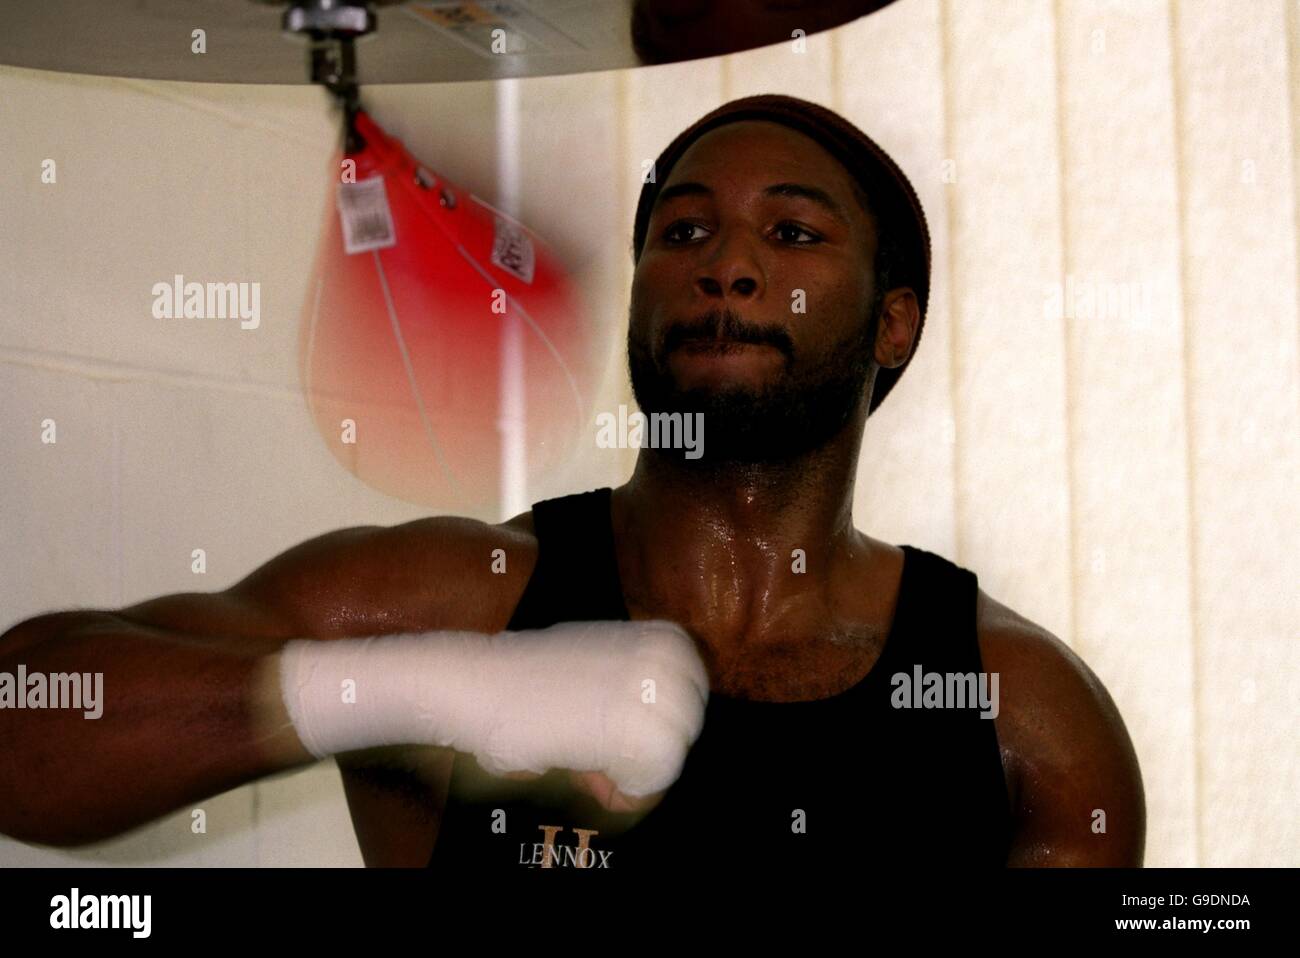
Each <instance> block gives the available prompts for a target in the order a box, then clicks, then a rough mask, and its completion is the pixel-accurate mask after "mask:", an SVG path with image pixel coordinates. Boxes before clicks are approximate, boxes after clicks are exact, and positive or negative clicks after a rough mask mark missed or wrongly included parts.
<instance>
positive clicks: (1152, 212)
mask: <svg viewBox="0 0 1300 958" xmlns="http://www.w3.org/2000/svg"><path fill="white" fill-rule="evenodd" d="M1061 13H1062V16H1061V20H1060V24H1059V31H1058V40H1059V50H1060V57H1061V104H1062V111H1061V112H1062V115H1061V131H1062V138H1061V142H1062V152H1061V155H1062V161H1063V162H1062V169H1063V172H1064V178H1063V183H1062V186H1063V193H1062V195H1063V204H1064V211H1065V217H1064V218H1065V224H1066V232H1065V262H1064V267H1065V268H1064V275H1063V276H1062V277H1061V280H1060V282H1059V284H1053V288H1052V289H1051V290H1050V291H1045V297H1046V299H1047V305H1046V308H1045V312H1044V316H1045V318H1048V319H1049V320H1050V321H1051V322H1053V323H1056V322H1061V321H1064V326H1065V329H1066V332H1067V340H1066V354H1067V357H1068V360H1069V375H1068V381H1069V401H1068V404H1067V413H1068V417H1069V429H1070V450H1071V464H1070V465H1071V468H1070V479H1071V489H1072V491H1073V505H1072V515H1073V544H1074V551H1073V558H1072V568H1073V570H1074V600H1075V622H1076V625H1077V630H1078V631H1077V633H1076V635H1075V643H1074V645H1075V648H1076V650H1077V651H1078V652H1079V653H1080V654H1081V655H1083V657H1084V658H1085V660H1086V661H1087V662H1088V664H1089V665H1090V666H1091V667H1092V669H1093V671H1095V672H1096V673H1097V675H1098V676H1099V677H1100V678H1101V680H1102V682H1103V683H1104V684H1105V685H1106V687H1107V689H1108V690H1109V691H1110V693H1111V695H1112V697H1114V699H1115V701H1116V703H1117V704H1118V706H1119V709H1120V713H1121V714H1122V715H1123V716H1124V719H1125V722H1126V724H1127V725H1128V728H1129V732H1130V734H1131V735H1132V736H1133V738H1134V739H1135V741H1136V742H1137V743H1139V748H1138V758H1139V761H1140V762H1141V765H1142V772H1143V778H1144V781H1145V785H1146V796H1147V817H1148V821H1149V826H1148V838H1147V841H1148V846H1149V847H1150V848H1151V849H1152V851H1153V854H1150V855H1148V858H1147V863H1148V864H1150V865H1192V864H1194V863H1195V856H1196V847H1195V834H1196V829H1195V822H1196V817H1195V816H1196V789H1195V749H1194V741H1193V733H1194V709H1193V704H1194V698H1193V688H1192V680H1193V676H1192V625H1191V596H1190V595H1189V593H1188V589H1189V581H1188V574H1187V573H1188V569H1189V561H1190V559H1189V552H1188V535H1189V530H1188V510H1187V497H1188V486H1187V472H1186V457H1185V450H1186V443H1187V424H1186V420H1185V419H1184V415H1183V410H1184V394H1183V391H1184V386H1185V384H1184V382H1183V340H1182V322H1181V301H1180V296H1179V287H1178V255H1179V247H1178V197H1177V188H1178V184H1177V163H1176V148H1175V143H1174V127H1173V120H1172V113H1173V85H1172V79H1171V54H1170V48H1169V20H1168V12H1167V8H1166V5H1165V3H1164V2H1163V0H1144V2H1140V3H1129V4H1124V5H1117V4H1114V3H1109V2H1105V0H1094V2H1080V3H1068V4H1064V5H1062V10H1061ZM1153 489H1160V490H1164V492H1163V493H1162V494H1161V495H1159V496H1153V495H1152V494H1151V492H1152V490H1153Z"/></svg>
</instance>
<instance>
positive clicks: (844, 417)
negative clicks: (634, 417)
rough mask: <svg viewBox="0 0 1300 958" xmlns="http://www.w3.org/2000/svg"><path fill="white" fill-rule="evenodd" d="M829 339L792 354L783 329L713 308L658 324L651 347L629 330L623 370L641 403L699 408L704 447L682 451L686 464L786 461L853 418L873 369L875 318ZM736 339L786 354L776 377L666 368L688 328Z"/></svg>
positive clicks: (663, 408) (658, 408) (650, 408)
mask: <svg viewBox="0 0 1300 958" xmlns="http://www.w3.org/2000/svg"><path fill="white" fill-rule="evenodd" d="M862 326H864V327H867V328H865V329H862V328H861V327H860V328H859V330H858V331H856V332H854V333H853V334H852V335H850V336H849V337H847V338H846V339H843V340H841V341H839V342H837V343H834V344H833V345H831V346H830V347H829V348H828V349H827V350H826V351H825V352H824V353H823V354H820V355H817V356H804V355H796V353H795V350H794V347H793V343H792V342H791V340H790V337H789V335H788V334H787V333H786V332H785V330H784V329H779V328H778V329H764V328H760V327H753V326H745V325H742V324H741V323H740V321H739V319H738V317H736V316H735V314H733V313H730V312H729V311H723V310H715V311H714V312H711V313H708V314H706V315H705V316H702V317H701V318H700V319H698V320H696V321H694V322H692V323H689V324H678V325H675V326H672V327H670V328H669V329H667V330H666V331H665V335H664V337H663V341H662V345H660V346H659V347H658V348H656V349H653V350H652V349H651V348H649V346H648V344H646V343H645V342H643V341H638V340H636V339H634V338H633V336H632V332H631V330H632V328H633V327H632V325H631V324H629V331H628V371H629V373H630V375H631V379H632V393H633V395H634V396H635V397H636V401H637V404H638V405H639V406H640V407H641V411H642V412H643V413H645V414H646V416H650V415H652V414H653V413H683V414H686V415H690V414H694V413H702V414H703V416H704V425H705V427H706V430H707V433H706V434H707V437H708V438H707V441H706V445H705V447H704V449H705V452H704V455H703V456H702V457H701V458H700V459H697V460H690V459H683V458H682V457H681V455H680V453H679V452H677V453H675V454H674V451H673V450H665V449H653V448H652V449H651V451H652V452H655V453H658V454H661V455H663V454H672V455H673V458H674V459H675V460H680V461H681V462H683V463H685V464H687V465H692V464H698V465H700V466H708V465H710V464H712V465H717V464H719V463H723V464H742V463H743V464H762V463H789V462H791V461H793V460H797V459H800V458H802V457H804V456H806V455H807V454H809V453H811V452H813V451H814V450H817V449H820V448H822V447H823V446H825V445H826V444H827V443H829V442H830V441H831V440H832V439H833V438H834V437H835V436H836V435H838V434H839V433H840V432H841V431H842V430H843V429H844V427H845V426H846V425H847V424H848V422H849V421H850V420H851V419H852V418H853V415H854V413H855V412H856V411H857V409H858V407H859V405H860V403H861V401H862V397H863V392H864V390H865V388H866V384H867V380H868V379H869V377H870V375H871V371H872V359H873V343H874V339H875V326H876V324H875V323H874V322H871V323H864V324H862ZM720 328H721V331H722V332H723V333H724V335H725V336H726V337H728V338H734V339H737V340H739V341H741V342H751V343H763V344H767V345H771V346H774V347H775V348H777V349H779V350H780V351H781V352H782V353H783V355H784V356H785V364H784V367H783V369H782V371H781V373H780V374H779V375H778V376H777V378H776V379H774V380H772V381H771V382H769V383H767V384H765V385H764V386H761V387H753V386H750V385H748V384H740V383H738V384H735V385H730V386H723V387H720V388H718V387H697V388H692V389H682V388H679V387H678V385H677V383H676V381H675V379H674V377H673V374H672V372H671V371H670V370H669V369H668V368H667V363H666V359H667V355H668V353H669V352H671V350H672V348H673V347H674V346H675V345H677V344H679V343H681V342H682V341H684V340H686V339H689V338H692V337H694V336H703V337H712V336H715V335H717V334H718V332H719V330H720Z"/></svg>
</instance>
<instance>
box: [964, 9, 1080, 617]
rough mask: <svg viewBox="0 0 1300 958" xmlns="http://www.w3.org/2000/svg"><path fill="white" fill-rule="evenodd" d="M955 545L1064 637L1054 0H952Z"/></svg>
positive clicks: (1065, 512) (1065, 466) (1067, 578)
mask: <svg viewBox="0 0 1300 958" xmlns="http://www.w3.org/2000/svg"><path fill="white" fill-rule="evenodd" d="M944 11H945V19H946V29H947V50H946V63H947V75H946V77H945V84H946V91H947V94H946V95H947V118H948V126H949V147H948V148H949V151H950V153H951V158H952V159H953V161H954V162H955V164H956V165H955V171H956V182H955V183H954V184H952V185H951V186H950V187H949V189H948V196H949V198H950V206H949V231H950V232H949V235H950V237H951V241H952V249H951V253H950V255H951V257H952V289H953V293H952V301H953V304H952V309H953V313H952V317H953V322H952V333H951V335H952V337H953V341H954V346H955V353H956V364H957V369H956V373H955V375H956V379H955V382H954V386H955V390H954V395H955V399H954V406H955V416H956V421H957V423H956V443H957V445H956V488H957V541H958V546H959V553H958V555H957V556H956V558H957V560H958V561H960V562H961V564H962V565H965V566H967V567H969V568H972V569H975V570H976V571H977V572H978V573H979V574H980V577H981V582H982V585H983V587H984V589H985V591H987V592H988V593H989V594H990V595H992V596H993V597H994V598H996V599H999V600H1001V601H1002V602H1005V603H1006V604H1008V605H1010V606H1011V607H1012V608H1014V609H1016V610H1017V611H1019V612H1020V613H1021V614H1023V615H1025V616H1027V617H1028V618H1030V619H1032V620H1034V621H1035V622H1038V623H1040V624H1041V625H1043V626H1044V627H1045V628H1047V629H1049V630H1050V631H1052V632H1053V633H1055V634H1056V635H1058V636H1060V638H1061V639H1062V640H1063V641H1065V642H1067V643H1068V642H1073V641H1074V640H1075V630H1074V627H1073V624H1072V621H1071V600H1070V594H1071V593H1070V588H1071V575H1070V541H1069V528H1070V517H1069V494H1068V485H1067V483H1068V476H1069V463H1068V460H1067V455H1068V435H1067V433H1066V429H1065V424H1066V418H1067V417H1066V409H1065V402H1066V386H1065V383H1066V357H1065V343H1064V339H1063V336H1062V328H1061V322H1060V321H1059V320H1056V321H1053V320H1051V319H1047V318H1045V317H1044V315H1043V290H1044V288H1045V287H1046V286H1047V284H1048V283H1051V282H1054V281H1056V279H1057V278H1058V277H1059V276H1060V272H1061V262H1062V250H1061V243H1062V223H1061V208H1060V159H1059V154H1058V149H1059V146H1058V134H1059V126H1058V121H1057V101H1056V79H1057V63H1056V48H1055V29H1056V23H1055V19H1054V17H1053V14H1052V8H1051V7H1050V6H1048V5H1047V4H1044V3H1037V2H1033V0H1022V2H1017V3H951V2H949V3H947V4H945V6H944Z"/></svg>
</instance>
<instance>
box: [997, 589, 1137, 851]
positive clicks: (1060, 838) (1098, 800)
mask: <svg viewBox="0 0 1300 958" xmlns="http://www.w3.org/2000/svg"><path fill="white" fill-rule="evenodd" d="M979 620H980V629H979V633H980V651H981V655H982V656H983V659H984V668H985V669H986V670H987V671H990V672H998V673H1000V676H1001V679H1000V692H1001V699H1002V703H1001V711H1000V713H999V715H998V717H997V719H995V720H994V721H995V722H996V723H997V733H998V740H999V742H1000V745H1001V747H1002V752H1003V761H1004V763H1005V764H1006V765H1007V768H1008V772H1009V776H1010V778H1011V780H1012V788H1011V789H1010V791H1011V798H1012V814H1013V816H1014V817H1015V835H1014V838H1013V841H1012V847H1011V853H1010V856H1009V858H1008V861H1007V864H1008V865H1011V866H1031V867H1032V866H1070V867H1078V866H1109V867H1141V865H1142V856H1143V851H1144V847H1145V844H1146V799H1145V795H1144V793H1143V788H1142V773H1141V770H1140V769H1139V767H1138V761H1137V755H1136V754H1135V752H1134V750H1133V743H1132V741H1131V740H1130V738H1129V735H1128V730H1127V729H1126V728H1125V727H1124V720H1123V719H1122V718H1121V717H1120V714H1119V710H1118V709H1117V708H1116V707H1115V703H1114V701H1113V700H1112V699H1111V697H1110V695H1109V693H1107V691H1106V689H1105V687H1104V686H1103V685H1102V684H1101V682H1100V680H1099V679H1098V678H1097V676H1096V675H1094V674H1093V672H1092V670H1091V669H1089V668H1088V666H1087V665H1086V664H1085V663H1084V662H1083V660H1082V659H1080V658H1079V657H1078V656H1077V655H1076V654H1075V653H1074V652H1072V651H1071V650H1070V649H1069V648H1068V647H1067V646H1066V645H1065V644H1064V643H1062V642H1061V641H1060V640H1059V639H1057V638H1056V637H1055V636H1054V635H1052V634H1051V633H1050V632H1048V631H1047V630H1045V629H1043V628H1042V627H1041V626H1038V625H1035V624H1034V623H1032V622H1030V621H1029V620H1027V619H1025V618H1023V617H1022V616H1020V615H1018V614H1017V613H1015V612H1013V611H1011V610H1010V609H1008V608H1006V607H1005V606H1003V605H1001V604H1000V603H998V602H996V601H994V600H993V599H990V598H989V597H988V596H986V595H984V593H983V592H981V593H980V614H979ZM1098 813H1103V814H1104V826H1105V831H1104V832H1102V831H1100V828H1101V825H1102V822H1103V819H1102V817H1101V815H1100V814H1098Z"/></svg>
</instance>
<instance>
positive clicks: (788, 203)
mask: <svg viewBox="0 0 1300 958" xmlns="http://www.w3.org/2000/svg"><path fill="white" fill-rule="evenodd" d="M818 197H820V198H821V199H822V200H823V201H824V202H819V200H818ZM875 248H876V235H875V228H874V225H873V223H872V222H871V219H870V218H869V216H868V215H867V213H866V212H865V211H864V210H863V209H862V208H861V206H860V205H859V204H858V202H857V201H856V199H855V197H854V193H853V184H852V181H851V179H850V177H849V173H848V171H847V170H846V169H844V167H843V166H841V165H840V164H839V163H838V162H837V161H836V160H835V158H834V157H832V156H831V155H830V154H829V153H827V152H826V151H825V149H823V148H822V146H821V145H820V144H818V143H817V142H816V141H815V140H813V139H811V138H809V137H806V136H804V135H803V134H802V133H799V132H797V131H795V130H791V129H789V128H788V127H784V126H781V125H779V124H775V123H770V122H764V121H752V120H751V121H741V122H735V123H729V124H726V125H724V126H721V127H719V128H717V129H715V130H711V131H710V132H708V133H706V134H704V135H703V136H702V137H700V138H699V139H698V140H696V141H695V142H694V143H693V144H691V146H690V148H689V149H688V150H687V151H686V153H685V154H684V155H683V156H682V157H681V159H680V160H678V162H677V164H676V165H675V166H674V167H673V169H672V172H671V174H670V175H669V178H668V180H667V181H666V182H665V183H664V185H663V189H662V190H661V191H660V193H659V197H658V200H657V202H656V204H655V206H654V208H653V210H652V211H651V214H650V218H649V221H648V224H647V230H646V239H645V245H644V247H643V249H642V253H641V258H640V260H639V261H638V263H637V267H636V272H635V273H634V275H633V279H632V296H631V304H630V308H629V321H628V365H629V368H630V372H631V377H632V388H633V392H634V393H635V395H636V398H637V402H638V403H639V404H640V406H641V409H642V410H643V411H644V412H645V413H647V414H649V413H652V412H667V413H672V412H682V413H695V412H702V413H704V418H705V428H706V430H707V435H708V442H707V444H706V447H705V460H707V461H712V462H717V461H720V460H721V461H739V462H764V461H781V460H788V459H791V458H794V457H796V456H798V455H800V454H801V453H804V452H807V451H808V450H811V449H815V448H818V447H820V446H822V445H823V444H825V443H826V442H827V441H828V440H829V439H830V438H831V437H833V436H834V435H836V434H837V433H838V432H840V430H841V429H842V428H843V427H844V425H845V424H846V423H847V422H848V421H849V419H850V418H851V417H852V416H853V414H854V413H855V411H857V410H858V409H859V407H860V406H861V407H862V408H863V409H865V403H866V400H867V398H868V397H867V395H866V389H867V387H868V386H869V385H870V383H872V382H874V368H873V366H872V363H871V360H872V353H873V349H872V343H871V342H870V341H869V340H868V338H867V337H868V336H869V334H870V327H871V325H872V324H871V323H870V322H869V319H870V317H869V315H868V313H869V310H870V308H871V300H872V297H873V295H874V292H875V291H874V289H873V286H872V263H873V261H874V256H875Z"/></svg>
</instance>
